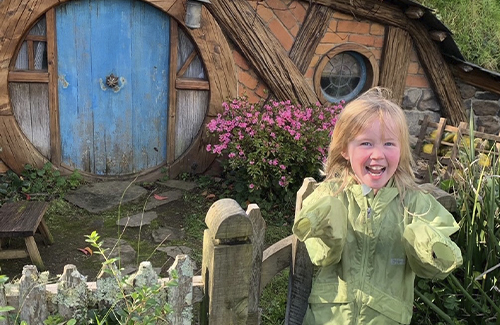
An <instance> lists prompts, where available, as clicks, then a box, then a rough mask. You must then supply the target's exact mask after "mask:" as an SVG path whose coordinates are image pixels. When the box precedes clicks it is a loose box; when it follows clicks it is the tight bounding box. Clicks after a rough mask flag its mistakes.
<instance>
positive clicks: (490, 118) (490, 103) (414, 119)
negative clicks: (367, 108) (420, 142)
mask: <svg viewBox="0 0 500 325" xmlns="http://www.w3.org/2000/svg"><path fill="white" fill-rule="evenodd" d="M455 82H456V83H457V85H458V87H459V89H460V94H461V95H462V99H463V101H464V105H465V107H466V110H467V116H470V109H471V108H472V110H473V113H474V125H475V126H476V129H477V128H478V127H483V128H484V132H485V133H490V134H499V132H500V95H498V94H495V93H492V92H490V91H485V90H483V89H480V88H477V87H474V86H471V85H469V84H466V83H464V82H462V81H461V80H458V79H457V80H455ZM401 106H402V108H403V109H404V110H405V113H406V118H407V119H408V124H409V126H410V133H411V134H412V135H414V136H416V135H418V132H419V131H420V125H419V124H418V121H419V120H422V119H423V118H424V116H425V115H430V116H431V120H432V121H434V122H438V121H439V118H440V117H441V116H442V115H441V108H440V106H439V103H438V102H437V101H436V97H435V95H434V92H433V91H432V90H430V89H429V88H413V87H408V88H406V90H405V95H404V100H403V104H402V105H401ZM464 122H467V123H468V122H469V121H464Z"/></svg>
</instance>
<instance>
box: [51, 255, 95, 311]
mask: <svg viewBox="0 0 500 325" xmlns="http://www.w3.org/2000/svg"><path fill="white" fill-rule="evenodd" d="M56 301H57V309H58V311H59V314H60V315H61V316H62V317H63V318H64V319H65V320H69V319H71V318H75V319H76V320H85V319H86V317H87V305H88V293H87V277H86V276H83V275H82V274H80V272H78V270H77V269H76V266H75V265H73V264H67V265H65V266H64V271H63V274H62V275H61V277H60V278H59V283H58V284H57V296H56Z"/></svg>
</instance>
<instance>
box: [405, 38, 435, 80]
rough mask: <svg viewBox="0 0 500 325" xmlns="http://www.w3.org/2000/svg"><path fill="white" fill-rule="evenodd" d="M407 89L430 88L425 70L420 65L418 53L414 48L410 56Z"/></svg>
mask: <svg viewBox="0 0 500 325" xmlns="http://www.w3.org/2000/svg"><path fill="white" fill-rule="evenodd" d="M406 87H411V88H413V87H414V88H430V85H429V81H428V80H427V76H426V75H425V73H424V69H423V68H422V66H421V65H420V61H419V60H418V56H417V52H416V51H415V48H413V50H412V52H411V55H410V65H409V67H408V76H407V77H406Z"/></svg>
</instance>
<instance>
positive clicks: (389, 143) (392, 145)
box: [385, 142, 396, 147]
mask: <svg viewBox="0 0 500 325" xmlns="http://www.w3.org/2000/svg"><path fill="white" fill-rule="evenodd" d="M385 145H386V146H388V147H394V146H395V145H396V144H395V143H394V142H386V143H385Z"/></svg>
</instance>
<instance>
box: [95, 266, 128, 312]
mask: <svg viewBox="0 0 500 325" xmlns="http://www.w3.org/2000/svg"><path fill="white" fill-rule="evenodd" d="M121 281H122V275H121V272H120V270H118V268H117V267H116V265H115V264H114V263H111V264H106V265H103V266H102V270H101V272H100V273H99V275H97V281H96V287H97V288H96V292H95V297H96V300H97V304H98V306H99V309H106V308H109V307H111V306H112V305H113V304H114V303H115V302H116V297H117V296H118V295H119V294H120V293H121V288H120V284H119V283H120V282H121Z"/></svg>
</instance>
